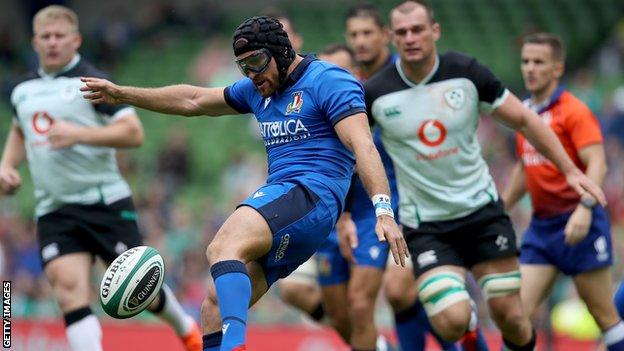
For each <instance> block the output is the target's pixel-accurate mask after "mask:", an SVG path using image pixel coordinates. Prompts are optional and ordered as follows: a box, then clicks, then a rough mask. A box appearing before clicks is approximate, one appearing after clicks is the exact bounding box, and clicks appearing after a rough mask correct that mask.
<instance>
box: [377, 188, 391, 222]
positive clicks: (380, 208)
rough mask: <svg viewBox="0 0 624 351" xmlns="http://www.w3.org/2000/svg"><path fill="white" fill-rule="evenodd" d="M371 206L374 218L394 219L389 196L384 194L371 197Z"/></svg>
mask: <svg viewBox="0 0 624 351" xmlns="http://www.w3.org/2000/svg"><path fill="white" fill-rule="evenodd" d="M372 201H373V206H374V207H375V216H377V217H379V216H381V215H386V216H390V217H392V218H394V211H392V203H391V202H390V196H388V195H386V194H376V195H374V196H373V197H372Z"/></svg>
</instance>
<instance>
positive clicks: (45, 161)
mask: <svg viewBox="0 0 624 351" xmlns="http://www.w3.org/2000/svg"><path fill="white" fill-rule="evenodd" d="M81 76H92V77H105V75H104V74H103V73H102V72H100V71H98V70H97V69H95V68H94V67H93V66H91V65H90V64H89V63H87V62H85V61H83V60H81V59H80V56H79V55H77V56H76V57H74V58H73V60H72V61H71V62H70V63H69V64H68V65H67V66H66V67H65V68H63V69H62V70H60V71H59V72H57V73H55V74H46V73H45V72H43V70H41V69H39V70H38V71H37V72H31V73H29V74H28V75H27V76H25V77H24V79H23V80H22V81H21V82H20V83H18V84H17V85H16V86H15V88H13V90H12V92H11V104H12V105H13V109H14V112H15V115H14V120H15V122H16V123H17V124H18V125H19V126H20V128H21V130H22V132H23V133H24V146H25V148H26V154H27V158H28V166H29V169H30V174H31V176H32V179H33V183H34V186H35V198H36V201H37V206H36V208H35V216H36V217H41V216H43V215H44V214H46V213H49V212H52V211H54V210H55V209H57V208H59V207H60V206H62V205H64V204H93V203H97V202H100V201H102V202H104V203H112V202H114V201H116V200H119V199H122V198H125V197H128V196H130V195H131V192H130V187H129V186H128V184H127V183H126V181H125V180H124V179H123V178H122V176H121V175H120V173H119V169H118V167H117V161H116V159H115V149H113V148H109V147H102V146H92V145H85V144H75V145H73V146H72V147H69V148H65V149H58V150H54V149H52V147H51V145H50V143H49V141H48V137H47V133H48V131H49V129H50V127H51V125H52V123H54V121H55V120H62V121H66V122H69V123H73V124H75V125H79V126H84V127H96V126H102V125H106V124H109V123H111V122H112V121H113V120H115V119H116V118H120V117H123V116H124V115H127V114H129V113H134V109H133V108H132V107H129V106H112V105H105V104H103V105H93V104H91V103H90V102H89V101H88V100H85V99H84V98H83V97H82V94H81V92H80V90H79V89H80V87H81V86H82V82H80V77H81Z"/></svg>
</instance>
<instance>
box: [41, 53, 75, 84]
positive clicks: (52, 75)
mask: <svg viewBox="0 0 624 351" xmlns="http://www.w3.org/2000/svg"><path fill="white" fill-rule="evenodd" d="M78 62H80V54H76V55H74V57H73V58H72V59H71V61H69V63H68V64H67V65H65V67H63V68H61V69H60V70H58V71H56V72H50V73H47V72H46V71H44V70H43V68H42V67H39V70H38V72H39V76H41V77H42V78H55V77H57V76H58V75H61V74H63V73H65V72H67V71H69V70H70V69H72V68H74V67H76V65H77V64H78Z"/></svg>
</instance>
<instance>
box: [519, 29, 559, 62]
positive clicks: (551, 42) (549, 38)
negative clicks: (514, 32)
mask: <svg viewBox="0 0 624 351" xmlns="http://www.w3.org/2000/svg"><path fill="white" fill-rule="evenodd" d="M524 44H544V45H548V46H550V49H551V51H552V57H553V58H554V59H555V60H556V61H560V62H565V59H566V49H565V45H564V44H563V40H561V37H559V36H558V35H556V34H552V33H543V32H542V33H534V34H529V35H527V36H526V37H524V40H523V41H522V45H524Z"/></svg>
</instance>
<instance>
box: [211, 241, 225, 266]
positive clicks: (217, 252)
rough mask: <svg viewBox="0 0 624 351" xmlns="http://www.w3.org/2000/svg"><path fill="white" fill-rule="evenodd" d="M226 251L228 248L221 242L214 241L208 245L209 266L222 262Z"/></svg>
mask: <svg viewBox="0 0 624 351" xmlns="http://www.w3.org/2000/svg"><path fill="white" fill-rule="evenodd" d="M225 250H226V246H225V245H224V243H223V242H221V240H212V242H210V244H208V248H206V259H208V264H209V265H213V264H214V263H216V262H219V261H221V260H222V256H223V254H224V252H225Z"/></svg>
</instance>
